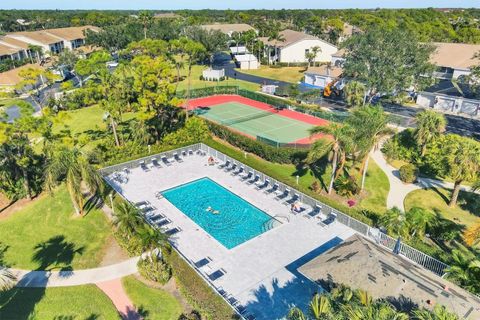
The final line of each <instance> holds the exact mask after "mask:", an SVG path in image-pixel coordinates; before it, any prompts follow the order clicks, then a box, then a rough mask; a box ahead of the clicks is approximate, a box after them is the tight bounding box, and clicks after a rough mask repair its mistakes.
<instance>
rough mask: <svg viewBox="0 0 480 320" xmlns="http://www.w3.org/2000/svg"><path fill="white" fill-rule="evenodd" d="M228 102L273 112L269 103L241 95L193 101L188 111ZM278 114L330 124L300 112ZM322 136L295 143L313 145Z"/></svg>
mask: <svg viewBox="0 0 480 320" xmlns="http://www.w3.org/2000/svg"><path fill="white" fill-rule="evenodd" d="M228 102H238V103H242V104H245V105H248V106H251V107H254V108H257V109H261V110H271V108H272V106H271V105H269V104H267V103H264V102H260V101H256V100H252V99H248V98H245V97H242V96H239V95H217V96H209V97H203V98H197V99H191V100H190V101H189V103H188V109H189V110H194V109H196V108H201V107H214V106H215V105H219V104H223V103H228ZM271 112H273V111H271ZM276 114H277V115H280V116H283V117H286V118H290V119H294V120H297V121H302V122H305V123H308V124H311V125H314V126H325V125H328V123H329V121H327V120H325V119H321V118H317V117H314V116H311V115H308V114H304V113H300V112H297V111H293V110H288V109H283V110H280V111H279V112H277V113H276ZM321 136H323V135H322V134H318V135H315V136H313V137H306V138H303V139H300V140H297V141H295V143H298V144H311V143H312V142H313V141H315V140H317V139H319V138H320V137H321Z"/></svg>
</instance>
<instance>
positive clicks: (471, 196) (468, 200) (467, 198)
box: [458, 191, 480, 217]
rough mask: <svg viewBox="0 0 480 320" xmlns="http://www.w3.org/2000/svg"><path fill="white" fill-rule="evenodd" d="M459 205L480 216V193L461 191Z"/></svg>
mask: <svg viewBox="0 0 480 320" xmlns="http://www.w3.org/2000/svg"><path fill="white" fill-rule="evenodd" d="M458 205H459V206H460V208H461V209H463V210H465V211H468V212H469V213H471V214H473V215H475V216H477V217H480V195H478V194H476V193H473V192H466V191H460V194H459V195H458Z"/></svg>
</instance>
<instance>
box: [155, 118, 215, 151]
mask: <svg viewBox="0 0 480 320" xmlns="http://www.w3.org/2000/svg"><path fill="white" fill-rule="evenodd" d="M209 135H210V133H209V130H208V126H207V125H206V124H205V120H203V119H201V118H198V117H191V118H190V119H188V121H187V122H186V123H185V126H184V127H183V128H180V129H178V130H177V131H174V132H172V133H169V134H167V135H166V136H165V137H164V138H163V141H162V142H163V144H166V145H179V144H192V143H196V142H198V141H201V140H204V139H206V138H207V137H208V136H209Z"/></svg>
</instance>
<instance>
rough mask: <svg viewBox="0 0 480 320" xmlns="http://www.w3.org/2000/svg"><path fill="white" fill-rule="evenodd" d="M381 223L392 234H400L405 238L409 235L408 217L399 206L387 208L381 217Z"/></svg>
mask: <svg viewBox="0 0 480 320" xmlns="http://www.w3.org/2000/svg"><path fill="white" fill-rule="evenodd" d="M380 224H381V225H382V226H383V227H384V228H385V229H387V232H388V234H390V235H396V236H397V235H398V236H402V237H404V238H408V237H409V223H408V220H407V217H406V215H405V213H404V212H403V211H402V210H400V209H398V208H397V207H393V208H392V209H390V210H387V211H386V212H385V214H384V215H383V216H382V217H381V218H380Z"/></svg>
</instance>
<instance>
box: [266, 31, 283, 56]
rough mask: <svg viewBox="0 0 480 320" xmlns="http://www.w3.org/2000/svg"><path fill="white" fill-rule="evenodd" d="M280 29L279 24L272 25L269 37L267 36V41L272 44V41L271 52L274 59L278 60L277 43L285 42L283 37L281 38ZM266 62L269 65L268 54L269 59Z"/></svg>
mask: <svg viewBox="0 0 480 320" xmlns="http://www.w3.org/2000/svg"><path fill="white" fill-rule="evenodd" d="M280 29H281V24H280V23H278V22H277V23H273V24H272V25H271V29H270V33H269V36H268V41H270V42H272V41H273V50H274V52H275V57H276V58H277V59H278V57H277V46H278V43H279V42H284V41H285V37H284V36H283V34H282V33H281V31H280ZM268 62H269V63H270V54H269V57H268Z"/></svg>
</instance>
